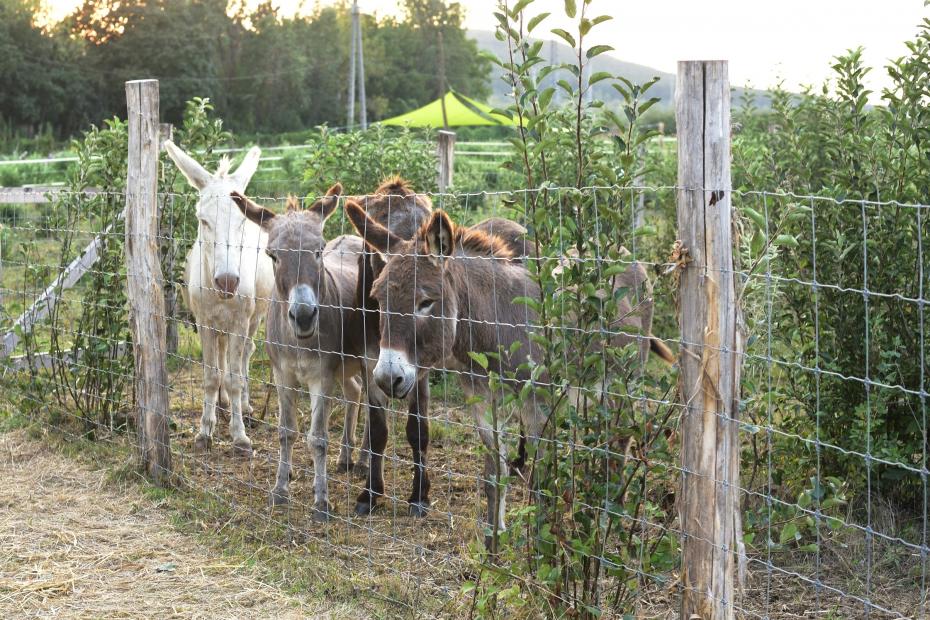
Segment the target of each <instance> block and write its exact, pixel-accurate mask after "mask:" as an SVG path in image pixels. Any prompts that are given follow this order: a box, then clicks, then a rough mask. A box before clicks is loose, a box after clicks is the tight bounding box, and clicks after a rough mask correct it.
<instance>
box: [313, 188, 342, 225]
mask: <svg viewBox="0 0 930 620" xmlns="http://www.w3.org/2000/svg"><path fill="white" fill-rule="evenodd" d="M340 195H342V184H341V183H336V184H335V185H333V186H332V187H330V188H329V189H328V190H327V191H326V196H324V197H323V198H320V199H319V200H317V201H316V202H314V203H313V204H312V205H311V206H310V209H309V211H313V212H315V213H317V214H319V216H320V217H321V218H322V219H323V220H324V221H325V220H326V218H328V217H329V216H330V215H332V214H333V211H335V210H336V207H337V206H339V196H340Z"/></svg>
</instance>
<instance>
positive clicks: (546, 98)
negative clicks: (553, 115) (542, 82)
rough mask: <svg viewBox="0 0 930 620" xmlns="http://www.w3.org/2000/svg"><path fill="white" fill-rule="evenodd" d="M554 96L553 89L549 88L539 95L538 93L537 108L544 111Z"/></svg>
mask: <svg viewBox="0 0 930 620" xmlns="http://www.w3.org/2000/svg"><path fill="white" fill-rule="evenodd" d="M554 94H555V88H553V87H552V86H550V87H549V88H546V89H545V90H543V91H542V92H541V93H539V107H540V108H542V109H544V110H545V109H546V108H548V107H549V103H550V102H551V101H552V96H553V95H554Z"/></svg>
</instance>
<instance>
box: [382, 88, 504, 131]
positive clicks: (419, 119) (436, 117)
mask: <svg viewBox="0 0 930 620" xmlns="http://www.w3.org/2000/svg"><path fill="white" fill-rule="evenodd" d="M443 107H445V121H446V122H443V120H444V119H443V116H444V115H443ZM381 124H382V125H399V126H407V127H445V126H448V127H473V126H479V125H480V126H508V127H512V126H515V125H516V124H517V122H516V121H515V120H513V119H510V118H507V117H506V116H504V115H503V114H495V113H494V112H492V111H491V107H490V106H488V105H486V104H483V103H478V102H477V101H475V100H473V99H469V98H468V97H466V96H464V95H460V94H459V93H457V92H455V91H453V90H450V91H449V92H447V93H446V94H445V96H443V97H442V98H441V99H437V100H436V101H433V102H432V103H428V104H426V105H425V106H423V107H422V108H417V109H416V110H412V111H410V112H407V113H406V114H401V115H400V116H395V117H394V118H389V119H387V120H384V121H381Z"/></svg>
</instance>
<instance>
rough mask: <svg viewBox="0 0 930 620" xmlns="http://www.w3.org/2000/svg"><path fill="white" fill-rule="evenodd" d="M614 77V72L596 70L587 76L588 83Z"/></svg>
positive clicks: (595, 82)
mask: <svg viewBox="0 0 930 620" xmlns="http://www.w3.org/2000/svg"><path fill="white" fill-rule="evenodd" d="M613 77H614V74H613V73H611V72H610V71H598V72H597V73H595V74H593V75H591V77H589V78H588V84H589V85H590V84H597V83H598V82H603V81H604V80H609V79H611V78H613Z"/></svg>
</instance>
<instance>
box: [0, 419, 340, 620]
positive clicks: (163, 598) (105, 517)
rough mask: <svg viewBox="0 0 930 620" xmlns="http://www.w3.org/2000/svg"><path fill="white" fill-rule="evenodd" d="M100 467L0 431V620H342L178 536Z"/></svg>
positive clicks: (235, 560) (244, 564)
mask: <svg viewBox="0 0 930 620" xmlns="http://www.w3.org/2000/svg"><path fill="white" fill-rule="evenodd" d="M105 467H106V465H104V469H100V468H98V467H93V466H91V465H90V464H89V463H88V462H87V461H86V460H85V461H83V462H78V461H76V460H74V459H72V458H69V457H67V456H65V455H63V454H61V453H59V452H56V451H53V450H52V449H50V448H49V446H48V445H47V444H46V443H44V442H41V441H37V440H35V439H32V438H30V437H29V436H28V435H27V433H26V432H24V431H22V430H17V431H13V432H9V433H0V479H2V480H3V484H2V485H0V575H2V577H0V617H3V618H21V617H55V618H86V617H109V618H137V617H138V618H142V617H149V618H151V617H158V618H175V617H184V618H207V617H244V618H269V617H280V618H304V617H308V616H325V617H347V616H348V615H349V613H348V611H347V609H344V608H342V607H339V606H331V605H326V604H320V603H319V602H314V601H312V600H311V599H309V598H308V597H306V596H301V595H297V594H294V593H291V592H288V591H286V589H285V586H284V585H283V584H281V583H275V582H274V581H272V580H270V579H269V578H268V576H267V575H266V574H264V573H263V571H261V570H260V568H258V567H256V566H254V563H253V562H251V561H250V560H249V559H248V558H246V557H239V556H235V555H229V554H218V553H217V551H216V550H215V549H211V548H209V547H208V546H205V545H203V544H201V543H200V542H198V541H197V540H196V539H195V538H194V537H192V536H190V535H186V534H184V533H181V532H179V531H178V530H177V529H175V528H173V527H171V523H170V519H169V516H168V515H167V514H166V513H165V512H164V511H163V510H162V509H161V504H163V500H162V499H159V498H157V497H152V496H147V495H146V494H144V493H141V492H140V489H139V488H138V487H137V486H136V485H133V484H127V483H125V481H124V482H123V483H121V484H117V483H115V482H114V480H113V478H112V476H111V475H110V473H109V470H107V469H106V468H105ZM353 617H358V616H356V615H353Z"/></svg>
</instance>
